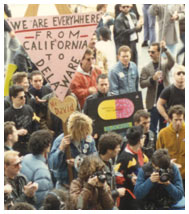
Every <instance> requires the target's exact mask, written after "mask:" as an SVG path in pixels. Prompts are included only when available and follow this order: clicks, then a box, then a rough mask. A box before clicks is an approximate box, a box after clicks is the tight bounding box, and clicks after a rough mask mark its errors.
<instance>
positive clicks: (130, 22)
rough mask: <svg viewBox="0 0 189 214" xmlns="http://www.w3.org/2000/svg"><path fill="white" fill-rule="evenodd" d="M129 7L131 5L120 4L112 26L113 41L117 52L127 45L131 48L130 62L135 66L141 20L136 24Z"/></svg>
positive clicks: (135, 18)
mask: <svg viewBox="0 0 189 214" xmlns="http://www.w3.org/2000/svg"><path fill="white" fill-rule="evenodd" d="M131 7H132V5H130V4H121V6H120V9H121V12H120V14H119V15H118V16H117V17H116V19H115V24H114V40H115V44H116V51H118V49H119V47H121V46H122V45H127V46H129V47H130V48H131V50H132V58H131V61H133V62H135V63H136V64H137V58H138V57H137V49H136V43H137V42H138V35H137V32H140V31H141V30H142V25H143V20H142V19H139V21H138V22H137V17H136V15H135V14H134V13H132V12H130V10H131Z"/></svg>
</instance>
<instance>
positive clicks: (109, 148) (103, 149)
mask: <svg viewBox="0 0 189 214" xmlns="http://www.w3.org/2000/svg"><path fill="white" fill-rule="evenodd" d="M122 141H123V139H122V136H121V135H119V134H117V133H115V132H108V133H105V134H102V135H101V136H100V139H99V143H98V152H99V157H100V159H101V160H102V161H103V162H104V163H105V169H104V170H105V172H106V177H107V184H108V185H109V186H110V188H111V193H112V197H113V199H114V201H116V199H117V197H123V196H124V195H125V188H124V187H120V188H117V187H116V176H115V171H114V169H113V159H115V158H116V157H117V155H118V153H119V152H120V145H121V143H122ZM115 205H116V204H115ZM114 209H117V208H116V207H114Z"/></svg>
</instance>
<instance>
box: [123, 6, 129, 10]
mask: <svg viewBox="0 0 189 214" xmlns="http://www.w3.org/2000/svg"><path fill="white" fill-rule="evenodd" d="M122 8H123V9H125V8H130V6H122Z"/></svg>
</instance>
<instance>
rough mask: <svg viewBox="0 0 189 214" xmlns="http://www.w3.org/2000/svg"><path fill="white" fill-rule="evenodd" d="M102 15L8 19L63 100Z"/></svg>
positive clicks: (35, 62) (32, 58) (22, 43)
mask: <svg viewBox="0 0 189 214" xmlns="http://www.w3.org/2000/svg"><path fill="white" fill-rule="evenodd" d="M100 19H101V13H87V14H69V15H61V16H37V17H36V16H35V17H23V18H8V19H7V21H8V23H9V25H10V27H11V28H12V29H13V30H14V31H15V33H16V37H17V38H18V39H19V41H20V43H21V45H22V46H23V47H24V49H25V50H26V52H27V53H28V55H29V56H30V58H31V60H32V61H33V62H34V64H35V65H36V66H37V67H38V69H39V70H40V71H41V72H42V73H43V75H44V77H45V79H46V80H47V82H49V84H50V86H51V88H52V90H54V92H55V94H56V95H57V96H58V98H59V99H61V100H63V99H64V96H65V94H66V92H67V90H68V88H69V85H70V82H71V80H72V79H73V76H74V74H75V72H76V70H77V67H78V65H79V63H80V60H81V59H82V57H83V54H84V52H85V50H86V48H87V45H88V43H89V41H90V39H91V37H92V35H93V33H94V32H95V29H96V27H97V24H98V22H99V21H100Z"/></svg>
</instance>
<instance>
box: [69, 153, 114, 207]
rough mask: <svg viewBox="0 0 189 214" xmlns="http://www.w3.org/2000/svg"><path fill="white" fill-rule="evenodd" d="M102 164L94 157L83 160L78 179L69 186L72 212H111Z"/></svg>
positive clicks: (109, 192) (111, 200) (109, 197)
mask: <svg viewBox="0 0 189 214" xmlns="http://www.w3.org/2000/svg"><path fill="white" fill-rule="evenodd" d="M104 167H105V166H104V163H103V162H102V161H101V160H100V159H99V157H97V156H96V155H89V156H87V157H85V158H84V160H83V162H82V163H81V165H80V168H79V172H78V178H77V179H76V180H73V181H72V183H71V185H70V195H69V197H70V206H71V207H70V208H71V209H72V210H111V209H113V206H114V201H113V199H112V196H111V191H110V188H109V186H108V184H107V182H106V176H105V173H104V171H103V170H104Z"/></svg>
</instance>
